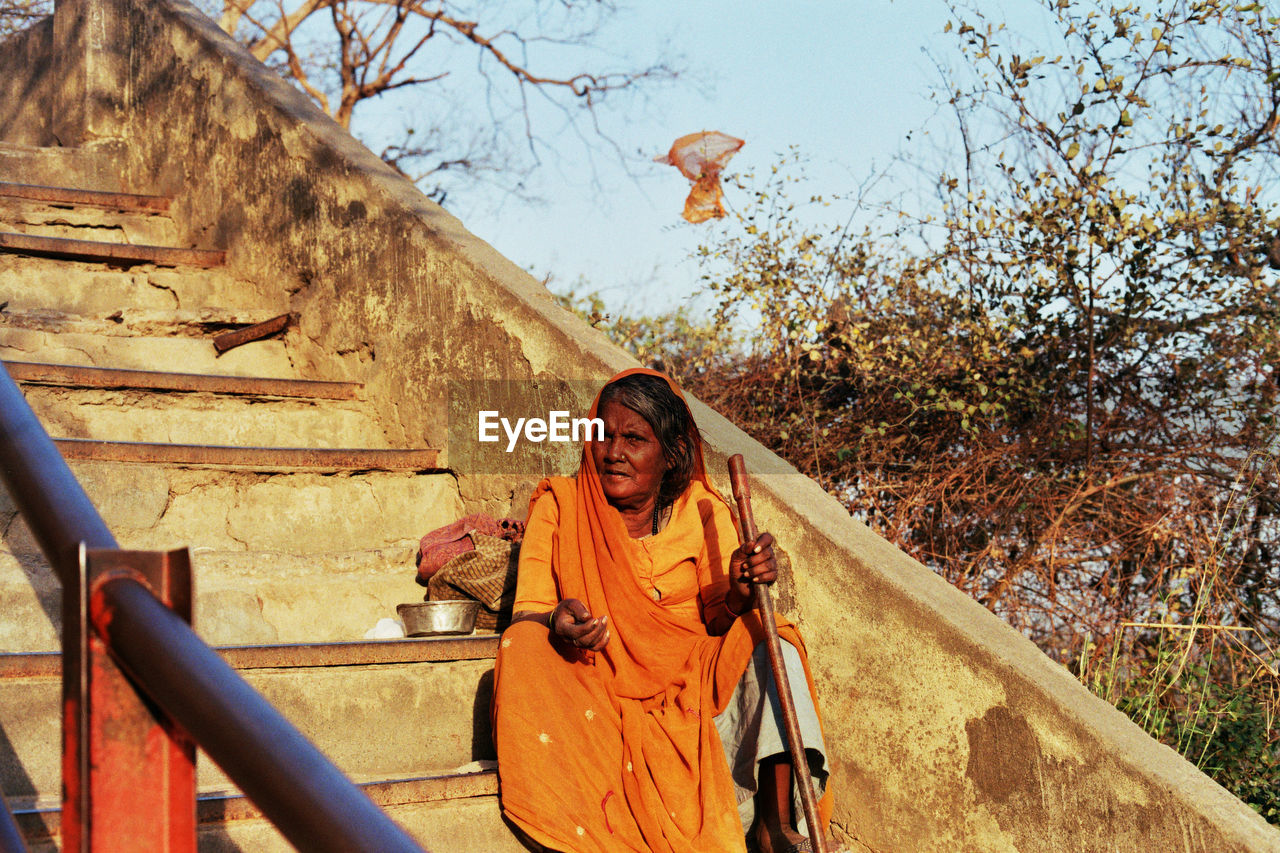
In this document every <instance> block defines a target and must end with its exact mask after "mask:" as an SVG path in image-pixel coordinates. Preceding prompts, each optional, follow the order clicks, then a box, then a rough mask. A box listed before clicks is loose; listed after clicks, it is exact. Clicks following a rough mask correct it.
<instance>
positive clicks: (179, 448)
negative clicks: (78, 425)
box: [54, 438, 440, 473]
mask: <svg viewBox="0 0 1280 853" xmlns="http://www.w3.org/2000/svg"><path fill="white" fill-rule="evenodd" d="M54 444H56V445H57V446H58V450H59V451H61V452H62V456H63V458H64V459H66V460H68V461H91V462H126V463H131V462H137V463H144V464H158V465H177V466H181V467H184V468H218V469H227V468H239V469H245V470H249V471H255V472H276V471H280V472H286V473H291V472H295V471H323V472H325V473H338V472H343V471H414V472H424V473H425V472H432V471H436V470H438V462H439V458H440V451H438V450H435V449H432V448H422V449H402V448H394V447H388V448H364V447H356V448H352V447H242V446H232V445H216V444H169V443H166V442H145V441H107V440H104V439H97V438H55V439H54Z"/></svg>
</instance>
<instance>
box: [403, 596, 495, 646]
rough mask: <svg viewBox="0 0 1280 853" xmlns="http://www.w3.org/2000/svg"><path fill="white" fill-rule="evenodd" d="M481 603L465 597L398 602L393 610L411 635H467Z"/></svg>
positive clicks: (470, 630) (473, 624)
mask: <svg viewBox="0 0 1280 853" xmlns="http://www.w3.org/2000/svg"><path fill="white" fill-rule="evenodd" d="M479 612H480V602H478V601H470V600H466V599H459V600H457V601H453V600H443V599H442V600H439V601H415V602H413V603H411V604H397V605H396V613H397V614H399V616H400V620H401V621H402V622H404V632H405V634H407V635H408V636H410V637H434V636H436V635H438V634H470V633H471V632H472V631H474V630H475V627H476V614H477V613H479Z"/></svg>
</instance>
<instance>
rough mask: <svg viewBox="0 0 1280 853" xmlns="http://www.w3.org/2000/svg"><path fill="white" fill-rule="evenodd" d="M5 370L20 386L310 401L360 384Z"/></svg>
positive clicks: (25, 367) (29, 367) (22, 365)
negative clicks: (183, 392) (175, 392)
mask: <svg viewBox="0 0 1280 853" xmlns="http://www.w3.org/2000/svg"><path fill="white" fill-rule="evenodd" d="M5 368H6V369H7V370H8V371H9V375H10V376H12V377H13V378H14V379H15V380H17V381H18V382H21V383H23V384H25V385H58V386H65V387H72V388H111V389H121V388H129V389H133V388H137V389H143V390H148V391H188V392H193V393H206V394H229V395H241V396H254V397H303V398H306V399H311V400H354V399H357V398H358V397H359V396H360V388H361V385H360V383H359V382H325V381H321V380H316V379H276V378H272V377H260V376H223V375H217V374H207V373H169V372H166V371H160V370H129V369H126V368H115V367H89V366H87V365H79V364H44V363H40V362H32V361H9V362H5Z"/></svg>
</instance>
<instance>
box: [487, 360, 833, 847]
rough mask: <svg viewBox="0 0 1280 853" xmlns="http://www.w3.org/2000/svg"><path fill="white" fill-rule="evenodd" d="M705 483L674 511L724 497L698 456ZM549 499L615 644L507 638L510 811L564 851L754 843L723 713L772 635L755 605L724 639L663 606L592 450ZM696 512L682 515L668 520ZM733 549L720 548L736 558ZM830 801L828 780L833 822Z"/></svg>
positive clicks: (569, 579) (561, 551) (542, 490)
mask: <svg viewBox="0 0 1280 853" xmlns="http://www.w3.org/2000/svg"><path fill="white" fill-rule="evenodd" d="M632 372H636V371H627V373H623V374H619V376H618V377H615V379H617V378H621V377H622V376H625V375H627V374H628V373H632ZM644 372H647V373H653V372H652V371H644ZM654 375H658V376H661V374H654ZM663 378H664V379H665V377H663ZM667 381H668V382H670V380H667ZM672 388H673V389H675V386H674V384H673V385H672ZM675 390H676V393H677V394H678V393H679V390H678V389H675ZM597 403H598V398H597ZM595 415H596V405H593V406H592V408H591V416H592V417H595ZM694 433H695V434H694V435H693V436H691V437H692V438H694V439H695V441H694V446H695V448H697V447H698V445H699V442H698V441H697V440H696V439H697V436H696V429H695V431H694ZM694 477H695V482H694V483H693V484H691V486H690V489H689V490H687V491H686V492H685V494H684V495H682V496H681V498H680V499H678V500H677V504H681V505H682V506H685V507H687V504H688V503H689V502H690V501H691V500H696V502H697V503H699V504H702V503H703V498H704V496H710V497H712V498H713V499H714V500H717V501H720V502H721V503H722V504H723V499H721V498H720V496H719V495H718V494H717V493H716V492H715V490H714V489H713V488H712V486H711V484H710V482H709V481H708V480H707V476H706V470H705V467H704V465H703V461H702V454H701V451H700V450H698V452H697V464H696V466H695V474H694ZM544 495H547V496H549V498H550V499H552V500H554V502H555V505H556V508H557V510H558V517H559V526H558V528H557V529H556V531H555V533H554V536H553V542H552V561H551V562H552V572H553V575H554V579H555V584H556V590H557V594H558V595H559V597H560V599H562V600H563V599H567V598H577V599H579V600H581V601H582V602H583V603H584V604H586V606H587V608H588V609H589V610H590V611H591V614H592V615H593V616H608V618H609V630H610V635H611V639H610V641H609V644H608V646H606V647H605V649H604V650H603V651H601V652H599V653H592V652H584V651H579V650H577V649H574V648H572V647H568V646H565V645H562V644H560V643H552V642H551V641H550V639H549V632H548V630H547V626H546V625H543V624H540V623H536V622H517V623H515V624H514V625H512V626H511V627H510V628H509V629H507V631H506V633H505V634H503V638H502V643H501V648H500V650H499V653H498V661H497V667H496V675H495V687H494V702H493V714H494V738H495V742H496V745H497V751H498V762H499V771H498V772H499V779H500V783H501V795H502V807H503V811H504V812H505V813H506V815H507V817H508V818H510V819H511V820H512V821H513V822H514V823H515V824H516V825H517V826H518V827H519V828H520V829H521V830H522V831H524V832H525V833H526V834H527V835H528V836H529V837H530V838H532V839H533V840H534V841H536V842H538V843H539V844H542V845H544V846H546V847H549V848H552V849H555V850H564V851H570V850H582V851H598V850H599V851H645V850H657V851H688V853H703V851H743V850H745V849H746V848H745V842H744V838H743V832H742V826H741V824H740V822H739V818H738V810H737V802H736V800H735V795H734V787H733V782H732V780H731V778H730V775H729V768H728V765H727V764H726V762H725V755H724V751H723V748H722V746H721V744H720V737H719V735H718V734H717V732H716V729H715V725H714V717H715V716H716V714H718V713H720V712H721V711H722V710H723V709H724V707H725V705H726V704H727V703H728V701H729V699H730V697H731V696H732V695H733V691H734V688H735V687H736V685H737V683H738V681H739V679H740V678H741V677H742V674H743V672H744V670H745V669H746V666H747V664H748V662H749V661H750V658H751V654H752V652H753V651H754V649H755V646H756V644H757V643H759V642H761V641H763V640H764V638H765V632H764V628H763V626H762V625H761V624H760V621H759V618H758V616H757V614H756V613H755V611H751V612H749V613H748V614H746V615H744V616H742V617H740V618H738V619H736V620H735V621H734V622H733V623H732V625H731V626H730V627H729V628H728V631H727V632H726V633H725V634H723V635H722V636H712V635H711V634H709V633H708V631H707V626H706V625H705V624H703V623H702V622H701V621H700V620H698V619H696V618H694V619H691V618H689V616H688V614H687V611H686V610H676V609H672V608H668V607H664V606H663V605H662V603H660V602H656V601H654V600H653V599H652V598H651V597H650V595H649V594H648V593H647V592H646V591H645V590H644V589H643V588H642V585H641V583H640V582H639V581H638V579H637V577H636V574H635V572H634V570H633V568H632V566H633V565H634V562H635V561H634V556H635V554H636V551H635V549H636V548H638V547H640V546H638V545H637V542H638V541H639V540H634V539H632V538H631V537H630V535H629V534H628V532H627V530H626V528H625V526H624V524H623V522H622V516H621V515H620V514H619V513H618V512H617V510H615V509H614V508H613V507H611V506H609V504H608V502H607V500H606V499H605V496H604V492H603V489H602V487H601V484H600V479H599V476H598V474H597V472H596V470H595V466H594V464H592V462H591V456H590V447H589V446H588V448H587V450H586V451H585V452H584V455H583V462H582V465H581V467H580V469H579V471H578V476H577V477H576V478H573V479H568V478H553V479H550V480H544V481H543V482H542V483H540V484H539V486H538V488H537V489H536V490H535V492H534V496H533V501H534V502H536V501H537V500H538V499H539V498H542V497H543V496H544ZM682 502H683V503H682ZM690 517H691V516H690V513H689V512H682V511H679V509H677V510H675V511H673V514H672V519H671V522H670V523H671V524H675V523H677V521H681V520H682V519H685V520H684V521H681V523H686V524H687V523H689V521H688V520H687V519H689V518H690ZM692 517H693V519H694V523H696V519H697V516H696V515H695V516H692ZM704 518H705V516H704ZM704 524H705V521H704ZM530 533H536V531H532V530H531V531H530ZM736 544H737V543H736V542H725V543H721V544H720V546H719V547H722V548H724V549H725V550H724V554H726V555H727V554H728V552H729V551H732V550H733V548H734V547H736ZM725 583H726V584H727V579H726V581H725ZM722 595H723V592H721V593H720V596H721V597H722ZM779 633H780V634H781V635H782V636H783V637H784V638H785V639H787V640H788V641H790V642H791V643H792V644H793V645H794V646H795V647H796V648H797V649H798V650H799V651H800V655H801V659H802V660H804V662H805V674H806V676H807V680H808V686H809V690H810V692H812V691H813V678H812V675H810V674H809V668H808V661H807V659H806V658H805V654H804V645H803V642H802V641H801V639H800V636H799V634H798V633H797V632H796V631H795V629H794V628H793V627H792V626H790V625H789V624H785V623H781V624H780V625H779ZM797 686H798V685H797ZM815 704H816V703H815ZM830 806H831V794H830V790H829V789H828V791H827V793H826V795H825V796H824V797H823V799H822V801H821V803H820V812H821V818H822V821H823V823H826V822H827V820H828V819H829V817H830Z"/></svg>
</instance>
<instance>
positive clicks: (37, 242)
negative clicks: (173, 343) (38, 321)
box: [0, 231, 226, 268]
mask: <svg viewBox="0 0 1280 853" xmlns="http://www.w3.org/2000/svg"><path fill="white" fill-rule="evenodd" d="M0 252H17V253H20V254H26V255H44V256H46V257H50V258H65V259H67V260H73V261H101V262H105V263H115V264H129V265H132V264H155V265H157V266H162V267H178V266H188V267H205V268H208V267H219V266H222V264H223V261H224V260H225V259H226V252H223V251H220V250H216V249H180V248H174V247H172V246H135V245H131V244H129V243H102V242H99V241H97V240H75V239H72V238H70V237H41V236H38V235H35V234H17V233H14V232H12V231H0Z"/></svg>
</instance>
